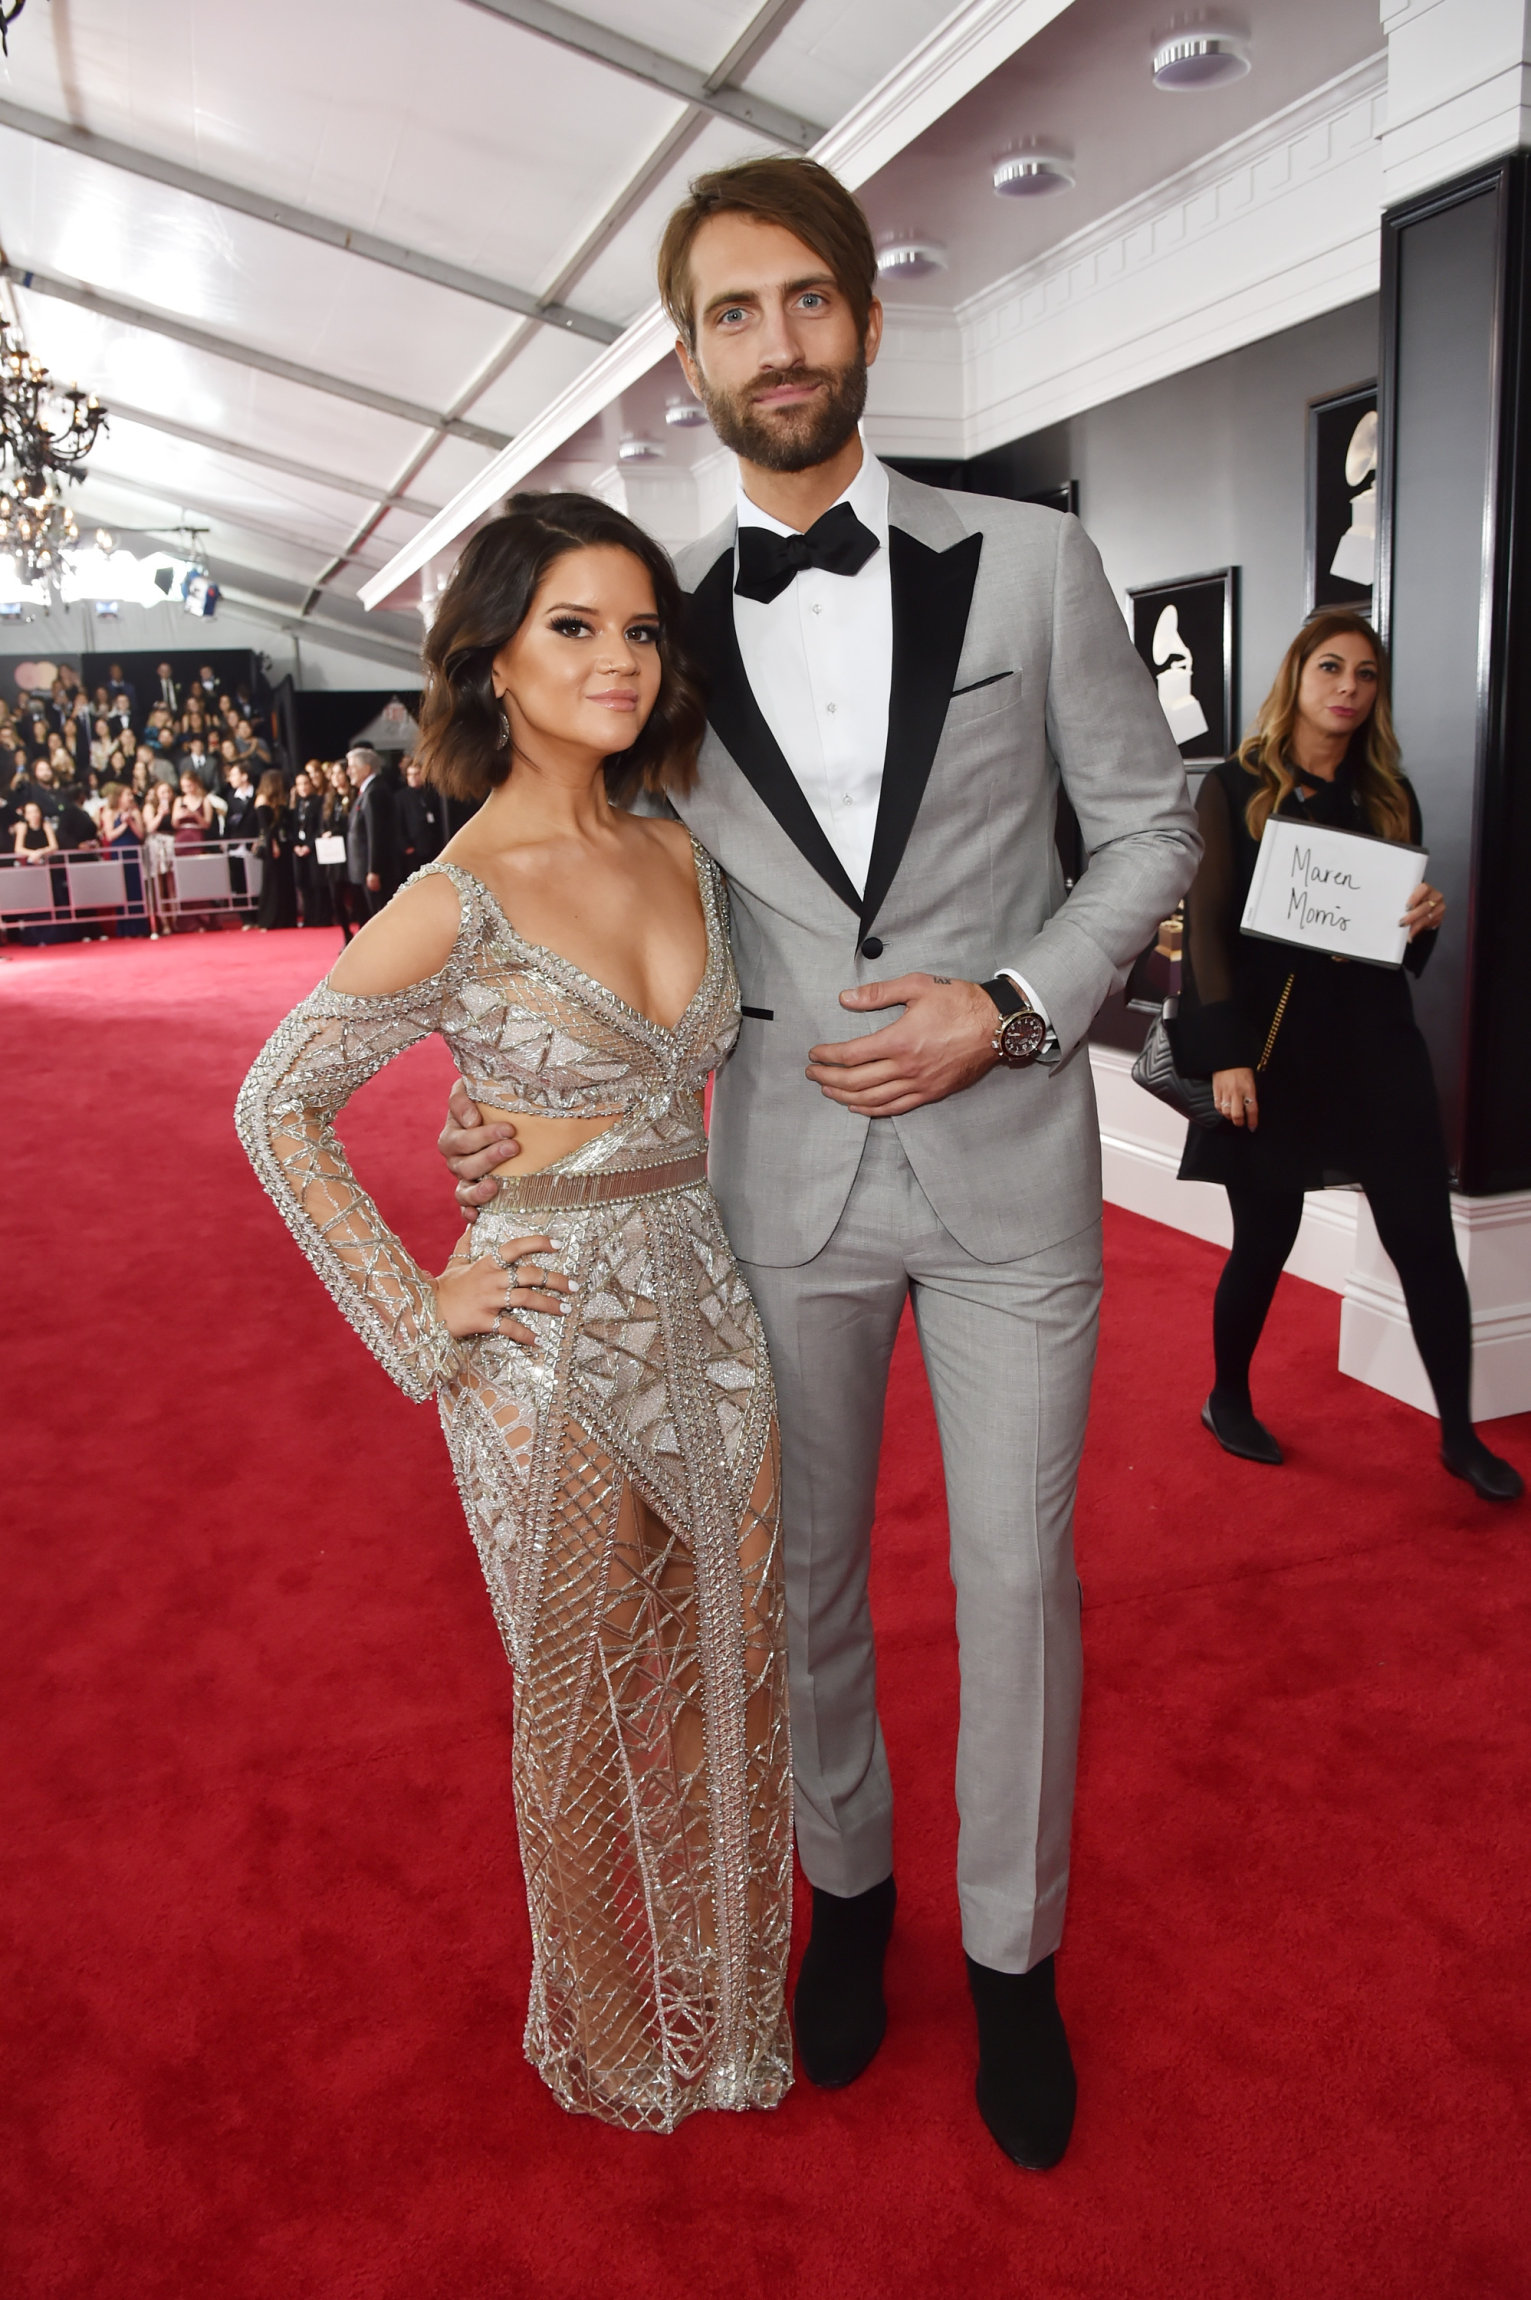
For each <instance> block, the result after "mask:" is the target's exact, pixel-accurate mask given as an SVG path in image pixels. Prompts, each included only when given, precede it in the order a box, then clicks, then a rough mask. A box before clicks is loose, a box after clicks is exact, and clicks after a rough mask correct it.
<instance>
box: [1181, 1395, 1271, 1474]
mask: <svg viewBox="0 0 1531 2300" xmlns="http://www.w3.org/2000/svg"><path fill="white" fill-rule="evenodd" d="M1201 1426H1202V1428H1203V1429H1209V1430H1210V1431H1211V1432H1212V1435H1213V1436H1214V1437H1215V1438H1216V1440H1217V1442H1218V1444H1219V1445H1220V1446H1221V1447H1222V1449H1223V1451H1224V1453H1231V1454H1237V1456H1238V1458H1239V1460H1240V1461H1263V1462H1267V1463H1268V1464H1269V1465H1270V1467H1271V1468H1272V1469H1276V1468H1278V1467H1279V1465H1280V1464H1281V1462H1282V1461H1283V1460H1284V1459H1285V1456H1284V1455H1283V1453H1282V1451H1281V1448H1280V1446H1279V1445H1277V1443H1276V1441H1275V1439H1274V1438H1273V1437H1272V1436H1271V1433H1270V1431H1269V1430H1268V1429H1267V1428H1266V1426H1265V1424H1264V1422H1260V1421H1256V1420H1255V1417H1254V1415H1253V1414H1252V1413H1251V1412H1250V1411H1249V1409H1248V1407H1247V1406H1244V1407H1240V1406H1228V1405H1223V1404H1222V1403H1221V1402H1220V1401H1219V1400H1218V1398H1217V1393H1216V1392H1215V1391H1214V1392H1213V1394H1212V1396H1211V1397H1209V1398H1208V1400H1207V1402H1206V1404H1205V1405H1204V1406H1203V1407H1202V1409H1201Z"/></svg>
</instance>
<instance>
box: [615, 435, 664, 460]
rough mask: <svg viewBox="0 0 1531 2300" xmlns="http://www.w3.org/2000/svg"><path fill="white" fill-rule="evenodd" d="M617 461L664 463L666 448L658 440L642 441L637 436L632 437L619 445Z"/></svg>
mask: <svg viewBox="0 0 1531 2300" xmlns="http://www.w3.org/2000/svg"><path fill="white" fill-rule="evenodd" d="M617 461H618V462H619V463H663V461H664V447H663V445H662V443H661V442H660V441H659V440H657V439H640V438H638V437H636V436H630V437H628V438H627V439H624V440H622V441H621V442H620V443H619V445H618V447H617Z"/></svg>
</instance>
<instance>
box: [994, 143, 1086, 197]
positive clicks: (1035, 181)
mask: <svg viewBox="0 0 1531 2300" xmlns="http://www.w3.org/2000/svg"><path fill="white" fill-rule="evenodd" d="M1073 188H1074V171H1073V169H1072V168H1071V167H1070V166H1069V164H1068V161H1067V160H1066V159H1065V158H1064V156H1063V154H1062V153H1061V152H1044V151H1041V150H1038V149H1035V148H1031V147H1028V148H1027V149H1026V150H1025V151H1022V152H1006V154H1005V155H1004V158H1003V159H999V160H996V161H995V163H994V189H995V190H996V191H997V192H998V193H999V194H1000V195H1001V197H1002V198H1004V199H1007V200H1045V199H1047V198H1048V197H1049V195H1050V194H1052V193H1053V192H1071V191H1072V190H1073Z"/></svg>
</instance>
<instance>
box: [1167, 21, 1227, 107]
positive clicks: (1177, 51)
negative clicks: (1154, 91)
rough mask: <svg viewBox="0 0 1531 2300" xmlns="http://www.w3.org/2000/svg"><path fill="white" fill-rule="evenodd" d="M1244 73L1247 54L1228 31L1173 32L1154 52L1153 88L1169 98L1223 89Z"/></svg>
mask: <svg viewBox="0 0 1531 2300" xmlns="http://www.w3.org/2000/svg"><path fill="white" fill-rule="evenodd" d="M1248 70H1249V54H1248V51H1247V50H1246V48H1245V46H1244V43H1243V42H1242V40H1237V39H1235V38H1234V36H1233V34H1232V33H1231V32H1209V31H1207V30H1206V29H1205V28H1203V29H1202V30H1201V31H1199V32H1175V33H1172V34H1171V35H1170V37H1169V38H1168V39H1166V40H1161V41H1160V42H1159V44H1158V46H1157V47H1156V48H1155V50H1154V86H1155V87H1156V88H1163V89H1165V90H1166V91H1167V93H1168V94H1170V95H1172V96H1175V95H1194V94H1195V93H1196V92H1197V91H1198V90H1199V89H1202V88H1223V87H1226V86H1227V85H1228V83H1229V81H1230V80H1242V79H1243V77H1244V74H1245V73H1246V72H1247V71H1248Z"/></svg>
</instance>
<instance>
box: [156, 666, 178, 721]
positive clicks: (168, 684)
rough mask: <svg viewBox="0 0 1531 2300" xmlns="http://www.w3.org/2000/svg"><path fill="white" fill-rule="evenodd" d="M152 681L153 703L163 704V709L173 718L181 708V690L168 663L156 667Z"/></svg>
mask: <svg viewBox="0 0 1531 2300" xmlns="http://www.w3.org/2000/svg"><path fill="white" fill-rule="evenodd" d="M154 681H155V698H154V699H155V701H156V702H158V703H163V704H164V706H165V709H166V710H167V711H169V712H170V713H171V714H172V716H174V715H175V714H176V713H178V712H179V710H180V708H181V688H180V682H179V681H178V679H177V678H176V676H175V673H174V672H173V671H172V669H171V668H170V665H169V664H168V663H160V664H158V665H157V666H156V668H155V673H154Z"/></svg>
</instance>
